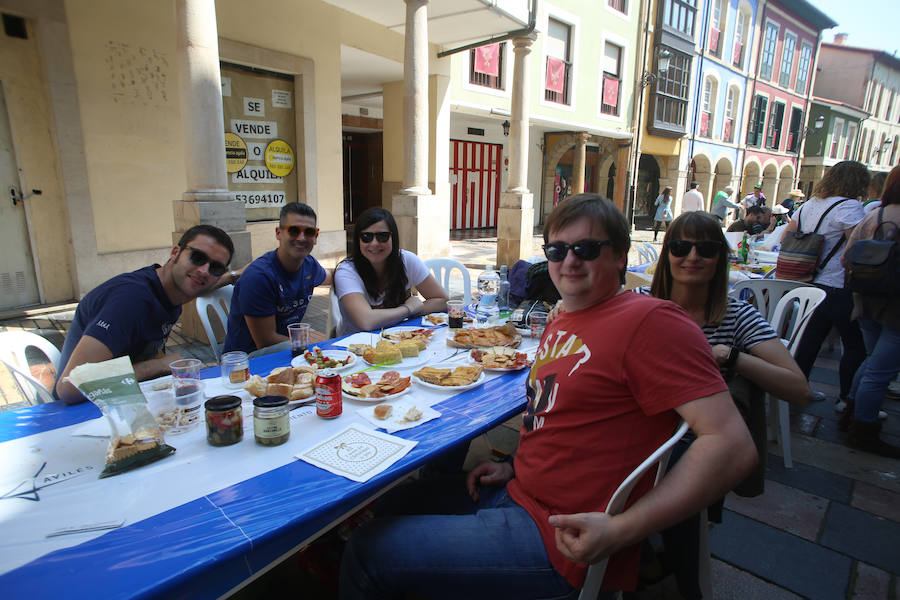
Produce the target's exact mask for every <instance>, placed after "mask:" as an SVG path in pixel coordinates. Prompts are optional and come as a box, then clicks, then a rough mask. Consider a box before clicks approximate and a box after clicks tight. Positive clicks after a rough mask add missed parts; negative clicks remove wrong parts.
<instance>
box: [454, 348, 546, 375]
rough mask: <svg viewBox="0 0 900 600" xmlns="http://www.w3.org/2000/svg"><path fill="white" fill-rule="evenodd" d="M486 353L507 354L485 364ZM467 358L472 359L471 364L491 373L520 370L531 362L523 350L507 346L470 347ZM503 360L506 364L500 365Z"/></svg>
mask: <svg viewBox="0 0 900 600" xmlns="http://www.w3.org/2000/svg"><path fill="white" fill-rule="evenodd" d="M488 355H507V356H506V357H503V356H501V357H500V359H499V360H491V361H490V363H493V364H485V362H484V361H485V359H486V358H487V357H488ZM469 358H470V359H471V360H472V363H473V364H476V365H480V366H481V367H482V368H483V369H484V370H485V371H491V372H493V373H510V372H512V371H521V370H522V369H524V368H526V367H530V366H531V362H532V361H530V360H529V359H528V355H527V354H526V353H525V352H517V351H516V350H513V349H511V348H508V347H495V348H489V349H481V348H472V350H470V351H469ZM503 362H506V363H507V365H506V366H501V365H502V363H503Z"/></svg>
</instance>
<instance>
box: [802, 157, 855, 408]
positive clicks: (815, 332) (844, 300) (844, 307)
mask: <svg viewBox="0 0 900 600" xmlns="http://www.w3.org/2000/svg"><path fill="white" fill-rule="evenodd" d="M868 186H869V172H868V170H866V166H865V165H864V164H862V163H859V162H856V161H855V160H845V161H842V162H839V163H837V164H836V165H834V166H833V167H831V169H830V170H829V171H828V173H827V174H826V175H825V177H824V178H823V179H822V180H821V181H820V182H819V183H817V184H816V187H815V188H814V189H813V195H812V197H811V198H810V199H809V200H807V201H806V202H804V203H803V206H801V207H800V208H798V209H797V210H796V211H795V212H794V216H793V218H792V219H791V222H790V223H788V226H787V227H786V228H785V235H787V233H788V232H792V231H797V230H798V227H799V228H801V233H811V232H812V231H813V230H815V228H816V224H818V223H819V220H820V219H822V215H823V214H824V213H825V211H826V210H827V209H828V208H829V207H830V206H832V205H834V204H835V203H837V202H841V201H843V202H841V203H840V204H839V205H837V206H835V207H834V209H832V210H831V211H830V212H829V213H828V214H827V215H825V218H824V220H823V221H822V224H821V226H819V230H818V233H820V234H822V235H824V236H825V245H824V246H823V247H822V254H821V258H820V261H821V262H820V263H819V269H818V272H817V274H816V277H815V279H813V284H815V285H816V286H818V287H820V288H822V289H823V290H825V293H826V296H825V300H823V301H822V304H820V305H819V306H818V308H816V310H815V312H813V314H812V317H811V318H810V320H809V324H808V325H807V326H806V331H805V332H804V334H803V338H802V339H801V340H800V344H799V345H798V347H797V354H796V359H797V364H798V365H800V368H801V369H802V370H803V374H804V375H806V377H807V379H808V378H809V373H810V371H811V370H812V367H813V363H814V362H815V361H816V356H817V355H818V354H819V349H820V348H821V347H822V342H824V341H825V337H826V336H827V335H828V332H829V331H831V328H832V327H836V328H837V330H838V333H839V334H840V335H841V343H842V345H843V347H844V352H843V354H842V355H841V362H840V367H839V369H838V372H839V374H840V398H839V399H838V402H837V406H838V407H839V408H843V406H845V404H843V403H845V402H846V399H847V396H848V394H849V393H850V385H851V384H852V382H853V375H854V374H855V373H856V370H857V369H858V368H859V365H860V364H861V363H862V361H863V359H864V358H865V357H866V350H865V346H864V345H863V338H862V333H860V330H859V323H857V322H856V321H855V320H851V318H850V313H852V312H853V296H852V295H851V294H850V293H849V292H848V291H847V290H845V289H844V267H843V266H842V265H841V252H842V250H843V246H844V244H845V243H846V240H847V237H849V236H850V234H851V233H852V232H853V228H854V227H856V225H857V223H859V222H860V221H862V220H863V217H864V216H865V213H864V212H863V207H862V204H860V202H859V200H858V198H861V197H863V196H864V195H865V193H866V188H867V187H868ZM836 247H837V251H835V252H832V251H833V250H835V248H836ZM829 255H831V258H830V259H829V260H828V262H826V263H825V264H824V265H822V262H824V261H825V259H826V257H828V256H829Z"/></svg>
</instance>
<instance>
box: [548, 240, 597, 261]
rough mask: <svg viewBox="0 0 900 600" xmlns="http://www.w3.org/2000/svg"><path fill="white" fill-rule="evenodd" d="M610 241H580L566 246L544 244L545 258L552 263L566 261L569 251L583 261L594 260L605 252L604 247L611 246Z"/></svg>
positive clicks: (559, 243) (558, 243) (562, 244)
mask: <svg viewBox="0 0 900 600" xmlns="http://www.w3.org/2000/svg"><path fill="white" fill-rule="evenodd" d="M611 245H612V242H611V241H610V240H580V241H578V242H575V243H574V244H566V243H565V242H553V243H550V244H544V245H543V246H541V248H543V249H544V256H546V257H547V260H549V261H550V262H562V261H564V260H565V259H566V255H567V254H568V253H569V249H571V250H572V253H573V254H575V256H576V257H578V258H579V259H581V260H594V259H595V258H597V257H598V256H600V253H601V252H603V247H604V246H611Z"/></svg>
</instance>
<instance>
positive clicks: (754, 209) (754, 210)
mask: <svg viewBox="0 0 900 600" xmlns="http://www.w3.org/2000/svg"><path fill="white" fill-rule="evenodd" d="M762 213H763V209H762V206H759V205H758V204H754V205H753V206H751V207H750V208H748V209H747V214H748V215H761V214H762Z"/></svg>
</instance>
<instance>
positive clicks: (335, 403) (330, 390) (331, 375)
mask: <svg viewBox="0 0 900 600" xmlns="http://www.w3.org/2000/svg"><path fill="white" fill-rule="evenodd" d="M342 396H343V393H342V392H341V376H340V375H338V374H337V373H336V372H335V371H333V370H331V369H325V370H323V371H319V374H318V375H317V376H316V414H317V415H319V416H320V417H322V418H323V419H333V418H335V417H339V416H341V413H342V412H343V410H344V406H343V402H342Z"/></svg>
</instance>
